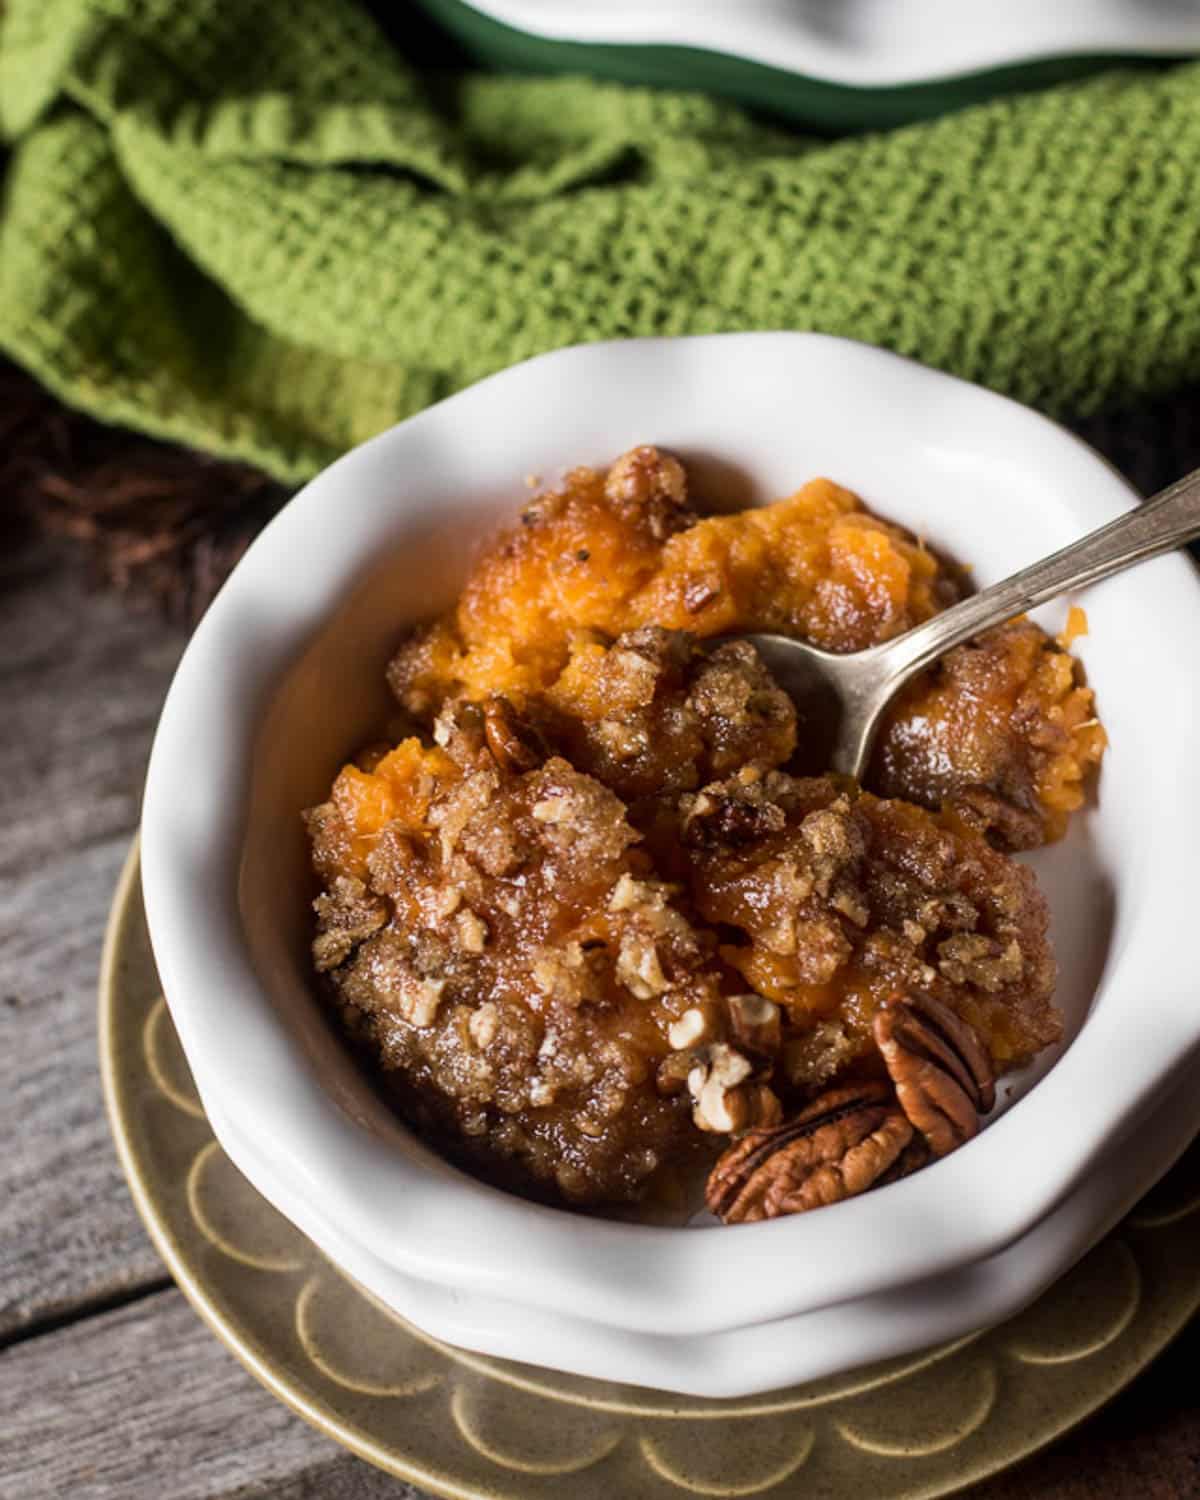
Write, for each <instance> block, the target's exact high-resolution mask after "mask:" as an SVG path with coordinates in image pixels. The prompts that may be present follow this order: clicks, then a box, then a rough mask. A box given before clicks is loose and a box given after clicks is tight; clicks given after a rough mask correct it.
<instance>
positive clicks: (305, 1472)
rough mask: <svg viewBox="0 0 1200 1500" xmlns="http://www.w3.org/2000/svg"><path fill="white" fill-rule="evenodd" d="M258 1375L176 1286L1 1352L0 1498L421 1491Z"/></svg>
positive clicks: (190, 1498)
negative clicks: (356, 1452) (325, 1430)
mask: <svg viewBox="0 0 1200 1500" xmlns="http://www.w3.org/2000/svg"><path fill="white" fill-rule="evenodd" d="M420 1493H421V1492H420V1491H418V1490H415V1489H414V1488H413V1487H412V1486H411V1485H408V1484H405V1483H403V1482H402V1481H400V1480H398V1479H393V1478H391V1477H389V1476H388V1475H385V1474H383V1473H381V1472H380V1471H379V1470H376V1469H372V1468H371V1467H370V1466H369V1465H368V1464H365V1463H363V1462H362V1461H361V1460H360V1459H357V1458H355V1457H354V1456H353V1455H351V1454H349V1453H346V1452H344V1451H343V1450H341V1449H340V1448H338V1447H337V1445H336V1444H334V1443H333V1442H332V1441H331V1440H330V1439H328V1438H325V1437H323V1436H322V1435H321V1434H320V1433H318V1432H317V1431H315V1430H314V1429H313V1428H311V1427H309V1426H308V1425H307V1423H305V1422H303V1421H302V1420H301V1419H300V1418H299V1417H297V1416H295V1415H293V1413H292V1412H290V1411H289V1410H288V1409H287V1408H286V1407H285V1406H283V1405H282V1404H281V1403H280V1402H279V1401H277V1400H276V1399H275V1397H274V1396H272V1395H271V1394H270V1393H269V1392H268V1391H267V1390H265V1389H264V1388H263V1387H262V1386H260V1385H259V1384H258V1382H257V1381H256V1380H254V1379H253V1377H252V1376H251V1375H249V1374H248V1373H247V1372H246V1371H245V1370H243V1369H242V1367H241V1366H240V1365H239V1364H238V1363H237V1362H236V1361H235V1360H234V1358H233V1356H232V1355H231V1354H229V1353H228V1352H227V1351H226V1349H225V1348H224V1346H223V1345H221V1344H220V1343H218V1342H217V1340H216V1339H215V1338H214V1337H213V1335H212V1334H211V1333H210V1332H209V1330H208V1329H207V1328H206V1327H205V1325H204V1324H203V1323H202V1322H201V1321H200V1319H199V1318H198V1317H197V1316H196V1314H195V1313H194V1312H193V1311H192V1309H191V1308H190V1307H189V1306H188V1304H187V1303H186V1301H185V1300H184V1298H183V1295H182V1293H180V1292H177V1291H174V1290H172V1291H167V1292H160V1293H157V1294H155V1295H153V1296H150V1297H146V1298H144V1299H143V1300H141V1301H139V1302H137V1303H135V1304H133V1305H132V1306H130V1307H126V1308H122V1309H121V1310H120V1311H117V1312H112V1313H104V1314H101V1315H100V1316H98V1317H92V1318H87V1319H85V1320H83V1321H82V1322H79V1323H75V1324H73V1325H72V1326H71V1327H69V1328H63V1329H59V1330H58V1331H56V1332H54V1333H49V1334H45V1335H44V1336H42V1337H40V1338H36V1339H31V1340H30V1341H29V1342H28V1343H25V1344H22V1345H20V1346H19V1347H17V1348H15V1349H10V1350H8V1351H7V1352H6V1353H4V1354H0V1497H3V1500H43V1497H45V1500H50V1497H53V1500H61V1497H62V1496H64V1495H70V1496H71V1497H72V1500H164V1497H168V1496H169V1497H170V1500H268V1497H269V1500H309V1497H311V1500H317V1497H320V1500H382V1497H384V1496H386V1497H387V1500H419V1496H420Z"/></svg>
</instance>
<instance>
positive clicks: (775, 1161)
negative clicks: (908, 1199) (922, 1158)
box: [705, 1083, 913, 1224]
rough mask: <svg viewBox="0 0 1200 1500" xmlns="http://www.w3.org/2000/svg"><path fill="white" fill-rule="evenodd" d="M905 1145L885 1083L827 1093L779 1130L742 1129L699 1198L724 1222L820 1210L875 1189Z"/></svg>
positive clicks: (906, 1133) (903, 1125)
mask: <svg viewBox="0 0 1200 1500" xmlns="http://www.w3.org/2000/svg"><path fill="white" fill-rule="evenodd" d="M912 1139H913V1128H912V1126H911V1124H910V1123H909V1122H908V1120H907V1119H906V1118H905V1117H904V1115H903V1114H902V1113H901V1112H900V1110H899V1109H897V1107H896V1101H895V1098H894V1096H893V1093H892V1090H891V1089H890V1088H889V1087H888V1085H887V1084H884V1083H867V1084H863V1085H862V1086H860V1087H857V1088H840V1089H830V1090H829V1091H828V1093H825V1094H822V1095H821V1097H820V1098H819V1099H815V1100H814V1101H813V1102H812V1103H811V1104H810V1105H808V1106H807V1108H805V1109H803V1110H802V1111H801V1112H800V1113H799V1114H798V1115H796V1116H795V1118H794V1119H791V1120H788V1121H787V1122H786V1123H784V1124H783V1125H776V1126H775V1127H774V1128H772V1129H769V1130H751V1131H748V1132H747V1134H746V1135H744V1136H743V1137H742V1138H741V1140H740V1141H738V1142H737V1143H736V1145H733V1146H731V1147H730V1148H729V1150H728V1151H726V1152H725V1154H724V1155H723V1156H722V1157H721V1158H720V1159H719V1160H718V1162H717V1164H716V1166H714V1167H713V1169H712V1171H711V1172H710V1173H709V1177H708V1186H707V1189H706V1191H705V1198H706V1200H707V1202H708V1206H709V1208H710V1209H711V1210H712V1212H713V1213H714V1214H716V1215H717V1216H718V1217H719V1218H721V1219H723V1220H724V1222H725V1223H726V1224H747V1223H752V1222H754V1221H756V1220H759V1219H777V1218H780V1217H782V1216H783V1215H784V1214H796V1213H804V1212H806V1211H807V1210H808V1209H811V1208H822V1207H824V1205H825V1204H827V1203H839V1202H841V1200H842V1199H844V1198H853V1197H855V1196H856V1195H857V1194H859V1193H865V1192H866V1190H867V1189H868V1188H870V1187H874V1186H875V1184H876V1183H877V1182H879V1181H880V1180H881V1179H882V1178H883V1177H884V1176H885V1175H887V1174H888V1173H889V1172H891V1171H892V1169H893V1168H894V1167H896V1166H897V1164H898V1163H899V1161H900V1160H901V1157H902V1155H903V1153H904V1151H905V1148H906V1147H907V1146H908V1145H909V1144H910V1142H911V1141H912ZM897 1175H900V1174H897Z"/></svg>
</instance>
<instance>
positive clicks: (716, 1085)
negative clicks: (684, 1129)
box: [687, 1042, 782, 1135]
mask: <svg viewBox="0 0 1200 1500" xmlns="http://www.w3.org/2000/svg"><path fill="white" fill-rule="evenodd" d="M753 1075H754V1064H753V1063H752V1062H751V1061H750V1059H749V1058H747V1057H744V1056H743V1055H742V1054H741V1053H740V1052H738V1051H737V1050H736V1048H734V1047H730V1046H729V1045H728V1043H726V1042H714V1043H713V1044H712V1046H711V1047H706V1048H702V1049H700V1051H699V1053H698V1055H697V1056H696V1058H695V1062H694V1065H693V1067H692V1068H691V1070H690V1072H689V1073H688V1075H687V1086H688V1092H689V1093H690V1094H691V1096H692V1098H693V1099H694V1100H695V1106H694V1108H693V1110H692V1120H693V1122H694V1124H695V1126H696V1128H697V1129H698V1130H708V1131H712V1132H714V1133H715V1134H717V1135H728V1134H732V1133H735V1132H737V1131H739V1130H746V1129H747V1128H748V1127H750V1126H752V1125H756V1126H767V1125H775V1124H777V1123H778V1121H779V1116H780V1114H781V1113H782V1111H781V1110H780V1107H779V1100H778V1099H777V1098H776V1096H775V1094H774V1092H773V1091H772V1090H771V1089H770V1088H769V1087H768V1086H767V1085H766V1084H765V1083H760V1082H758V1080H757V1079H755V1077H754V1076H753Z"/></svg>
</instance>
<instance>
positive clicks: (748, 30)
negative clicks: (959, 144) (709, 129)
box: [422, 0, 1200, 130]
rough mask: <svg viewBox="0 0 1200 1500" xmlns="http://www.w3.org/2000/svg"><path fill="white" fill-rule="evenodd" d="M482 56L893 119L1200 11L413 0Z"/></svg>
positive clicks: (1168, 30) (846, 124) (867, 2)
mask: <svg viewBox="0 0 1200 1500" xmlns="http://www.w3.org/2000/svg"><path fill="white" fill-rule="evenodd" d="M422 3H423V4H424V6H425V8H426V10H428V11H429V12H430V14H431V15H432V16H434V17H435V18H436V19H437V20H438V21H439V22H440V23H441V24H442V25H443V26H445V27H446V28H447V29H448V30H449V31H451V32H452V33H453V34H454V35H455V37H457V38H458V40H459V41H460V42H461V43H462V44H463V45H464V46H466V47H467V48H468V50H469V51H470V52H471V53H472V54H473V55H474V56H475V57H477V58H478V59H479V60H481V61H483V62H485V63H489V64H491V65H493V66H497V67H502V68H510V69H513V68H515V69H519V70H521V71H531V70H532V71H537V72H542V71H545V72H558V73H562V72H580V73H592V74H595V75H596V76H598V77H601V78H613V79H618V80H620V81H622V82H625V83H640V84H655V85H660V86H666V87H670V88H691V89H705V90H707V91H709V92H711V93H715V94H724V95H726V96H728V97H729V98H732V99H737V100H740V101H742V102H743V103H745V104H749V105H752V106H756V107H758V108H761V109H767V110H770V111H772V112H774V113H777V114H780V115H784V116H787V117H789V118H791V119H794V120H797V121H801V122H804V123H807V124H815V125H819V126H821V127H824V128H832V129H838V130H845V129H853V128H861V127H864V126H872V127H875V128H880V127H886V126H889V125H899V124H904V123H907V122H908V121H912V120H920V119H928V118H931V117H932V116H934V115H938V114H942V113H944V112H945V111H947V110H950V109H960V108H962V107H963V106H964V105H968V104H976V103H979V102H981V101H982V100H984V99H990V98H994V97H996V96H997V95H1001V94H1008V93H1014V92H1017V91H1019V90H1025V89H1033V88H1043V87H1046V86H1047V85H1049V84H1054V83H1061V82H1065V81H1067V80H1069V79H1073V78H1082V77H1085V76H1086V75H1087V74H1089V73H1094V72H1096V71H1097V70H1098V69H1101V68H1106V67H1113V66H1114V65H1116V64H1118V63H1120V62H1129V61H1132V60H1135V59H1139V58H1171V57H1184V56H1187V55H1189V54H1194V53H1195V52H1197V51H1198V50H1200V16H1198V15H1197V14H1196V13H1195V12H1194V11H1189V10H1188V9H1187V8H1186V7H1181V6H1178V5H1171V4H1168V3H1165V0H1162V3H1151V4H1139V3H1137V0H1077V3H1075V4H1070V5H1045V4H1043V3H1041V0H1009V3H1008V4H1007V5H1004V6H989V7H985V8H981V7H979V6H970V7H966V6H962V5H956V4H955V3H954V0H841V3H840V4H838V5H837V6H828V5H824V4H821V3H819V0H818V3H816V4H806V5H796V4H780V3H778V0H708V3H707V4H705V5H694V4H687V3H683V4H681V3H679V0H574V3H573V4H563V3H562V0H422Z"/></svg>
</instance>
